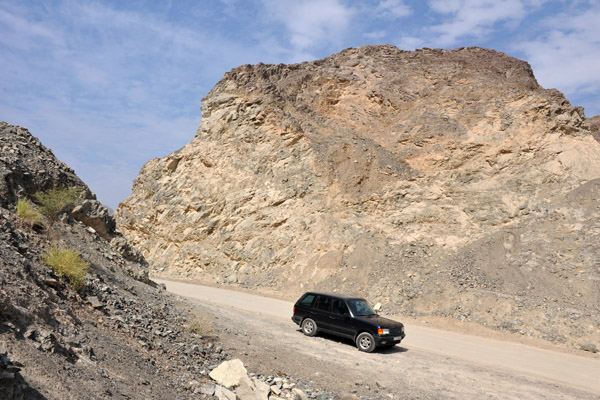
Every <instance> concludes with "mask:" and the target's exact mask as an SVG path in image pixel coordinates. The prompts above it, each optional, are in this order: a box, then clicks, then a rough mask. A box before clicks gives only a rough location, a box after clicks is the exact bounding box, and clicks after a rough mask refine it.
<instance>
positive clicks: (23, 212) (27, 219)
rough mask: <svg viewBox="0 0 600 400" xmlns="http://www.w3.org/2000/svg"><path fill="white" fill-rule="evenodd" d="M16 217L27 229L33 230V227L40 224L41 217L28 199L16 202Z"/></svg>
mask: <svg viewBox="0 0 600 400" xmlns="http://www.w3.org/2000/svg"><path fill="white" fill-rule="evenodd" d="M17 217H19V219H20V220H21V221H22V223H23V224H27V225H28V226H29V229H33V227H34V225H38V224H41V223H42V215H41V214H40V213H39V212H38V211H37V210H36V209H35V205H34V204H33V203H32V202H31V201H29V200H28V199H19V200H17Z"/></svg>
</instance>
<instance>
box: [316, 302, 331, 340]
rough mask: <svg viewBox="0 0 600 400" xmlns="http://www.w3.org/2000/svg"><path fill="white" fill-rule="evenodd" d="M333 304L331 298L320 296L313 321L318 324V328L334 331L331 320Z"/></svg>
mask: <svg viewBox="0 0 600 400" xmlns="http://www.w3.org/2000/svg"><path fill="white" fill-rule="evenodd" d="M331 303H332V298H331V297H329V296H325V295H320V296H319V298H317V302H316V303H315V306H314V308H313V319H314V320H315V322H316V323H317V327H318V328H319V329H322V330H325V331H330V332H331V330H332V328H331V326H332V324H331V319H330V318H329V314H330V310H331Z"/></svg>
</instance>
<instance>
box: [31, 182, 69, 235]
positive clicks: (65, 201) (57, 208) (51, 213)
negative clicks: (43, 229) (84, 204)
mask: <svg viewBox="0 0 600 400" xmlns="http://www.w3.org/2000/svg"><path fill="white" fill-rule="evenodd" d="M80 194H81V191H80V190H79V189H77V188H68V189H60V188H53V189H50V190H47V191H45V192H37V193H36V194H34V195H33V196H34V197H35V199H36V200H37V202H38V203H39V206H40V207H39V208H40V213H42V215H43V216H44V217H46V219H47V220H48V228H51V227H52V225H54V223H55V222H56V221H57V219H58V215H59V214H60V213H61V212H62V211H63V210H64V209H65V208H67V207H68V206H72V205H73V204H75V202H76V201H77V199H78V198H79V196H80Z"/></svg>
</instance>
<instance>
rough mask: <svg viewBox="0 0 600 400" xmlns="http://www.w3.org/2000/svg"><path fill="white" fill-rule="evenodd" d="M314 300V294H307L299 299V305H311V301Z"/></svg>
mask: <svg viewBox="0 0 600 400" xmlns="http://www.w3.org/2000/svg"><path fill="white" fill-rule="evenodd" d="M314 300H315V295H314V294H307V295H306V296H305V297H304V298H303V299H302V300H300V305H303V306H305V307H312V303H313V301H314Z"/></svg>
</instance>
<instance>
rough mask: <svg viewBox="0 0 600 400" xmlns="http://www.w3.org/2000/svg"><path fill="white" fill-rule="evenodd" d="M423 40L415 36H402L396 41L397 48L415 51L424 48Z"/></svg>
mask: <svg viewBox="0 0 600 400" xmlns="http://www.w3.org/2000/svg"><path fill="white" fill-rule="evenodd" d="M424 43H425V42H424V41H423V39H421V38H418V37H413V36H402V37H400V39H398V40H396V41H395V43H394V44H395V45H396V47H398V48H399V49H403V50H414V49H419V48H421V47H423V44H424Z"/></svg>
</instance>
